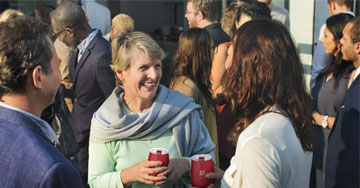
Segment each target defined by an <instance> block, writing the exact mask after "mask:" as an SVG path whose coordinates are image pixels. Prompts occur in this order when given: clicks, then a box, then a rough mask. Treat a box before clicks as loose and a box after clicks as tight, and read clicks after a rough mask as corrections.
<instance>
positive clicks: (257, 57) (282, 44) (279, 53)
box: [223, 20, 315, 151]
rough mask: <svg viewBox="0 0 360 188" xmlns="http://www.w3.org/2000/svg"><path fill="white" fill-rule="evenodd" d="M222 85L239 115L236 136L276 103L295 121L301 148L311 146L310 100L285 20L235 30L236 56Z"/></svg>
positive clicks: (261, 21)
mask: <svg viewBox="0 0 360 188" xmlns="http://www.w3.org/2000/svg"><path fill="white" fill-rule="evenodd" d="M223 87H224V95H225V97H226V98H227V99H228V100H229V101H231V104H232V105H233V111H234V113H235V117H237V119H238V122H237V124H236V126H235V128H234V131H233V132H232V134H231V135H230V138H232V141H234V142H236V140H237V137H238V136H239V134H240V133H241V132H242V131H243V130H244V129H246V128H247V127H248V126H249V125H250V124H251V123H252V122H253V121H254V120H255V119H256V118H258V117H259V116H260V115H262V114H264V113H267V112H269V110H267V108H268V107H269V106H272V105H276V106H277V107H278V108H279V110H280V113H281V114H283V115H285V116H287V117H289V119H290V120H291V122H292V125H293V127H294V129H295V133H296V135H297V137H298V138H299V139H300V142H301V145H302V147H303V149H304V150H305V151H310V150H312V149H313V141H314V135H315V134H314V129H313V126H312V120H313V118H312V115H311V114H312V111H313V108H312V106H313V105H311V104H312V100H311V98H310V95H309V94H308V93H307V92H306V90H305V80H304V70H303V67H302V64H301V62H300V58H299V55H298V52H297V50H296V48H295V45H294V43H293V41H292V39H291V36H290V33H289V31H288V30H287V29H286V27H285V26H283V25H282V24H281V23H279V22H276V21H272V20H252V21H249V22H247V23H245V24H244V25H243V26H242V27H240V28H239V30H237V31H236V33H235V42H234V56H233V61H232V64H231V67H230V68H229V70H228V72H227V73H226V74H225V75H224V79H223Z"/></svg>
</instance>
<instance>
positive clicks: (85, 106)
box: [69, 31, 115, 146]
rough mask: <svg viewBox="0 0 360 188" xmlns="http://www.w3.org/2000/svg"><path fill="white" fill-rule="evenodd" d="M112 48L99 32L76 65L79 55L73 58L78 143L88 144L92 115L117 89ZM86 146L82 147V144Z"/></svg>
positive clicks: (72, 69)
mask: <svg viewBox="0 0 360 188" xmlns="http://www.w3.org/2000/svg"><path fill="white" fill-rule="evenodd" d="M110 63H111V49H110V43H109V42H108V41H106V40H105V39H104V38H103V37H102V35H101V32H100V31H99V32H98V33H97V35H96V36H95V37H94V38H93V40H92V41H91V42H90V44H89V45H88V47H87V48H86V50H85V51H84V53H83V55H82V57H81V59H80V61H79V62H78V63H77V52H73V53H72V54H71V55H70V65H69V75H70V79H71V80H72V82H73V93H74V107H73V111H72V115H73V118H74V126H75V127H74V130H75V132H76V140H77V142H78V143H80V144H81V145H85V146H86V145H87V143H88V138H89V132H90V122H91V118H92V115H93V113H94V112H95V111H96V110H97V109H98V108H99V107H100V105H101V104H102V103H103V102H104V101H105V99H106V98H107V97H108V96H109V95H110V94H111V92H112V91H113V89H114V88H115V76H114V73H113V71H112V70H111V68H110V66H109V65H110ZM82 143H83V144H82Z"/></svg>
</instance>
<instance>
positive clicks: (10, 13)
mask: <svg viewBox="0 0 360 188" xmlns="http://www.w3.org/2000/svg"><path fill="white" fill-rule="evenodd" d="M20 16H25V15H24V13H22V12H21V11H19V10H15V9H7V10H5V11H4V12H2V13H1V14H0V22H6V21H8V20H9V19H14V18H17V17H20Z"/></svg>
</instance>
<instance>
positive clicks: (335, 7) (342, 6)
mask: <svg viewBox="0 0 360 188" xmlns="http://www.w3.org/2000/svg"><path fill="white" fill-rule="evenodd" d="M353 4H354V0H328V10H329V13H330V15H335V14H339V13H345V12H348V11H351V9H352V6H353Z"/></svg>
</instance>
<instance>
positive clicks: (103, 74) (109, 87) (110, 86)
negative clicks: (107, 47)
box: [96, 53, 115, 98]
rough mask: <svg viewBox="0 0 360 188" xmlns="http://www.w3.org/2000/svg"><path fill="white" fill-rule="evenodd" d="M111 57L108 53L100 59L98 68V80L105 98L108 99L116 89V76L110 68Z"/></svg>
mask: <svg viewBox="0 0 360 188" xmlns="http://www.w3.org/2000/svg"><path fill="white" fill-rule="evenodd" d="M110 63H111V55H110V53H106V54H104V55H103V56H101V57H100V58H99V62H98V64H97V68H96V80H97V82H98V84H99V87H100V88H101V91H102V93H103V94H104V96H105V98H107V97H108V96H109V95H110V94H111V92H112V91H113V90H114V88H115V75H114V73H113V71H112V70H111V68H110Z"/></svg>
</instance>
